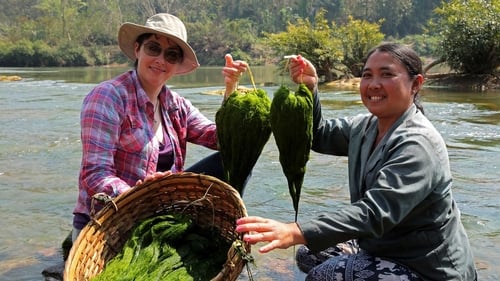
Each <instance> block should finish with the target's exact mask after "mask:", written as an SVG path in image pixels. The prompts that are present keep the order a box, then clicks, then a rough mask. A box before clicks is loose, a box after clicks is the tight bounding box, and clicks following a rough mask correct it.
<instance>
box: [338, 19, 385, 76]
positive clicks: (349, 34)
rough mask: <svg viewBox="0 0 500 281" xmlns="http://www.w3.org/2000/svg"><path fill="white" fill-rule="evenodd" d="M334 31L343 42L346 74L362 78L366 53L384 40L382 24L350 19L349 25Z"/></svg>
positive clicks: (343, 59)
mask: <svg viewBox="0 0 500 281" xmlns="http://www.w3.org/2000/svg"><path fill="white" fill-rule="evenodd" d="M379 23H382V21H379ZM334 30H336V32H337V34H338V37H339V38H341V41H342V52H343V57H342V64H343V65H344V66H345V67H346V68H347V70H348V71H344V73H345V74H346V75H347V76H349V75H351V74H352V75H354V76H356V77H360V76H361V70H362V67H363V64H362V61H363V58H364V57H365V55H366V53H368V51H369V50H370V49H371V48H373V47H375V46H376V45H378V44H379V43H380V42H382V40H383V39H384V34H383V33H382V32H381V31H380V24H377V23H369V22H367V21H364V20H356V19H354V18H353V17H349V21H348V22H347V24H345V25H343V26H339V27H338V28H336V29H334Z"/></svg>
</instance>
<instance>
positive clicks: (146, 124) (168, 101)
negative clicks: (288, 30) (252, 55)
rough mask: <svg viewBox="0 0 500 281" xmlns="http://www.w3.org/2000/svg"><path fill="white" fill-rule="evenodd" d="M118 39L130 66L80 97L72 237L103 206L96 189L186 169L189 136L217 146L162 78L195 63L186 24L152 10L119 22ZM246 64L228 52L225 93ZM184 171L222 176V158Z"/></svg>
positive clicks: (121, 187) (210, 129) (212, 131)
mask: <svg viewBox="0 0 500 281" xmlns="http://www.w3.org/2000/svg"><path fill="white" fill-rule="evenodd" d="M118 43H119V46H120V48H121V50H122V51H123V53H124V54H125V55H127V56H128V57H129V58H130V59H132V60H133V61H135V68H134V69H133V70H130V71H128V72H125V73H123V74H121V75H119V76H117V77H115V78H113V79H111V80H108V81H104V82H102V83H100V84H99V85H97V86H96V87H95V88H94V89H93V90H92V91H91V92H90V93H89V94H88V95H87V96H86V97H85V99H84V101H83V106H82V111H81V139H82V146H83V155H82V163H81V170H80V176H79V195H78V201H77V203H76V206H75V209H74V211H73V214H74V218H73V227H74V229H73V241H75V240H76V238H77V236H78V234H79V232H80V230H81V229H82V228H83V227H84V226H85V225H86V224H87V222H88V221H89V220H90V214H91V212H92V211H97V210H96V209H99V207H100V206H94V207H93V208H94V210H91V209H92V208H91V200H92V197H93V196H94V195H95V194H102V195H104V196H110V197H116V196H117V195H119V194H121V193H123V192H125V191H127V190H129V189H130V188H131V187H132V186H134V185H136V184H138V183H141V182H142V181H144V180H151V179H154V178H156V177H159V176H163V175H165V174H166V173H171V172H180V171H183V170H184V161H185V157H186V144H187V142H191V143H195V144H199V145H202V146H205V147H207V148H210V149H214V150H216V149H217V134H216V128H215V123H214V122H213V121H210V120H209V119H208V118H206V117H205V116H204V115H203V114H202V113H201V112H200V111H199V110H198V109H197V108H196V107H194V106H193V105H192V104H191V102H190V101H189V100H187V99H185V98H184V97H182V96H180V95H179V94H178V93H176V92H174V91H172V90H171V89H169V88H168V87H167V86H166V85H165V84H166V82H167V81H168V79H170V78H171V77H172V76H174V75H181V74H186V73H190V72H192V71H194V70H195V69H196V68H198V66H199V64H198V60H197V58H196V55H195V53H194V51H193V49H192V48H191V47H190V46H189V44H188V43H187V35H186V29H185V26H184V24H183V23H182V22H181V21H180V20H179V19H178V18H177V17H175V16H173V15H170V14H157V15H154V16H152V17H150V18H149V19H148V20H147V22H146V24H145V25H144V26H142V25H137V24H133V23H124V24H123V25H122V26H121V27H120V30H119V33H118ZM246 68H247V64H246V63H244V62H242V61H233V60H232V58H231V56H230V55H226V66H225V67H224V69H223V71H222V73H223V75H224V77H225V83H226V93H230V92H232V91H234V90H235V87H236V84H237V82H238V79H239V77H240V76H241V73H242V72H244V71H245V70H246ZM186 171H192V172H197V173H205V174H209V175H212V176H215V177H219V178H222V175H223V174H222V162H221V158H220V156H219V154H218V152H216V153H214V154H212V155H210V156H209V157H207V158H206V159H203V160H201V161H200V162H199V163H197V164H195V165H194V166H193V167H191V168H189V169H186ZM94 201H95V200H94Z"/></svg>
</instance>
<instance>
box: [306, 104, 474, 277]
mask: <svg viewBox="0 0 500 281" xmlns="http://www.w3.org/2000/svg"><path fill="white" fill-rule="evenodd" d="M314 114H315V118H314V119H315V122H314V123H315V124H314V132H315V133H314V140H313V150H314V151H316V152H319V153H324V154H332V155H342V156H348V159H349V161H348V162H349V164H348V165H349V190H350V195H351V205H349V206H348V207H346V208H343V209H339V210H332V212H330V213H328V214H324V215H321V216H319V217H318V218H316V219H314V220H310V221H307V222H303V223H299V226H300V228H301V230H302V232H303V234H304V237H305V239H306V241H307V246H308V247H309V248H310V249H311V250H313V251H321V250H323V249H325V248H328V247H330V246H333V245H335V244H336V243H339V242H343V241H346V240H349V239H358V242H359V245H360V248H361V249H362V250H364V251H367V252H368V253H370V254H371V255H374V256H379V257H383V258H386V259H390V260H393V261H395V262H397V263H400V264H404V265H406V266H408V267H409V268H411V269H412V270H414V271H415V272H416V273H417V274H419V275H420V277H421V278H423V279H424V280H440V281H442V280H466V281H469V280H475V279H476V270H475V268H474V262H473V257H472V253H471V248H470V245H469V241H468V238H467V235H466V233H465V230H464V228H463V225H462V223H461V221H460V212H459V210H458V209H457V206H456V204H455V201H454V200H453V197H452V192H451V187H452V177H451V172H450V165H449V160H448V152H447V149H446V145H445V143H444V141H443V139H442V137H441V135H440V134H439V133H438V131H437V130H436V129H435V128H434V126H433V125H432V124H431V123H430V121H429V120H428V119H427V118H426V117H425V116H424V115H423V114H422V113H421V112H420V111H419V110H418V109H417V108H416V107H415V105H413V106H411V107H410V108H409V109H408V110H407V111H406V112H405V113H404V114H403V115H402V116H401V117H400V118H399V120H398V121H397V122H396V123H395V124H394V125H393V127H392V128H391V129H390V130H389V131H388V132H387V133H386V135H385V136H384V138H383V139H382V140H381V142H380V143H379V144H378V146H377V147H376V148H375V149H374V150H373V152H371V147H372V144H373V143H374V141H375V138H376V136H377V118H376V117H374V116H372V115H358V116H355V117H353V118H343V119H332V120H328V121H326V120H322V118H321V107H320V105H319V100H318V99H317V98H316V102H315V113H314ZM370 152H371V153H370Z"/></svg>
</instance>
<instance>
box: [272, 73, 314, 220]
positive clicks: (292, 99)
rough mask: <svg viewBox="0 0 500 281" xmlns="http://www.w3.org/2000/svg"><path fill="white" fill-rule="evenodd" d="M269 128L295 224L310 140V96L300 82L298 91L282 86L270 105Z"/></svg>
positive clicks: (311, 106) (311, 132)
mask: <svg viewBox="0 0 500 281" xmlns="http://www.w3.org/2000/svg"><path fill="white" fill-rule="evenodd" d="M270 115H271V128H272V132H273V135H274V139H275V141H276V145H277V146H278V150H279V159H280V164H281V167H282V170H283V173H284V174H285V177H286V179H287V182H288V191H289V193H290V196H291V197H292V202H293V208H294V210H295V221H297V215H298V209H299V200H300V193H301V189H302V184H303V183H304V176H305V173H306V164H307V161H308V160H309V153H310V151H311V146H312V139H313V118H312V116H313V94H312V93H311V91H310V90H309V89H308V88H307V86H306V85H305V84H303V83H301V84H299V87H298V89H297V91H295V92H294V91H292V90H290V89H289V88H288V87H286V86H284V85H282V86H281V87H280V88H279V89H278V90H277V91H276V92H275V93H274V97H273V101H272V104H271V110H270Z"/></svg>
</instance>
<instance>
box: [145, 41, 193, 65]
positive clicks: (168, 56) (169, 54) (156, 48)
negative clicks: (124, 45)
mask: <svg viewBox="0 0 500 281" xmlns="http://www.w3.org/2000/svg"><path fill="white" fill-rule="evenodd" d="M144 52H145V53H146V55H148V56H151V57H158V56H159V55H161V54H162V53H163V58H164V59H165V60H166V61H167V62H168V63H170V64H176V63H181V62H182V60H183V58H184V55H183V54H182V49H181V48H179V47H169V48H166V49H162V48H161V46H160V44H158V43H156V42H153V41H149V42H147V43H145V44H144Z"/></svg>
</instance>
